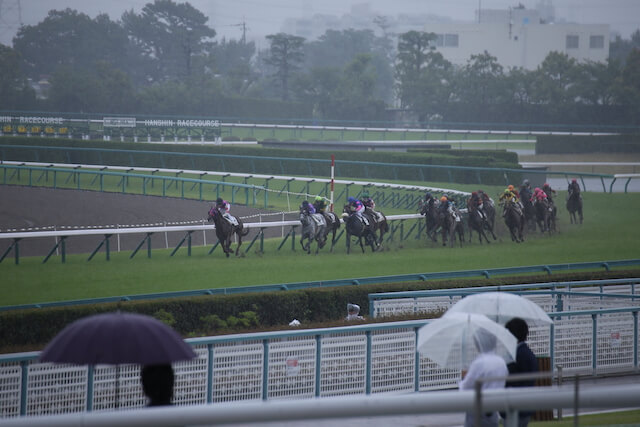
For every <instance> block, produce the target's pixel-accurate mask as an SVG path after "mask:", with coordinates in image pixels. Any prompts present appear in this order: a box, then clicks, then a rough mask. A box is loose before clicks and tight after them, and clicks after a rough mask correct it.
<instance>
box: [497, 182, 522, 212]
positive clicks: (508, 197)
mask: <svg viewBox="0 0 640 427" xmlns="http://www.w3.org/2000/svg"><path fill="white" fill-rule="evenodd" d="M510 187H513V186H512V185H511V186H510ZM500 201H501V202H503V203H504V208H503V209H502V216H503V217H504V216H505V215H506V214H507V207H508V206H509V205H513V206H514V207H515V208H516V211H517V212H518V213H519V214H520V215H522V209H521V204H520V201H519V200H518V196H517V194H516V193H514V192H513V191H512V190H510V189H509V187H507V188H505V190H504V192H503V193H502V194H501V195H500Z"/></svg>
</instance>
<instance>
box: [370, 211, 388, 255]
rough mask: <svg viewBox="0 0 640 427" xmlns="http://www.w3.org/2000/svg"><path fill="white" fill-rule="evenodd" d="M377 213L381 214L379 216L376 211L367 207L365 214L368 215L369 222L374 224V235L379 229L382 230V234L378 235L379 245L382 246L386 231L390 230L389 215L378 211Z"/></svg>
mask: <svg viewBox="0 0 640 427" xmlns="http://www.w3.org/2000/svg"><path fill="white" fill-rule="evenodd" d="M377 213H378V214H379V216H378V215H376V212H374V211H373V210H372V209H370V208H366V209H365V210H364V215H367V219H369V222H370V223H371V224H372V225H373V233H374V235H375V233H376V232H378V231H379V232H380V235H379V236H378V237H376V243H377V245H378V246H382V241H383V240H384V233H386V232H387V231H389V224H388V223H387V217H386V216H384V214H383V213H382V212H380V211H377Z"/></svg>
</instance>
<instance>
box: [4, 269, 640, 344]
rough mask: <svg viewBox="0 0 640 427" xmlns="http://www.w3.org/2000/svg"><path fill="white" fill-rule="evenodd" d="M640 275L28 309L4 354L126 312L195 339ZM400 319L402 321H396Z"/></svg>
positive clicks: (8, 317)
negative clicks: (404, 294) (221, 323)
mask: <svg viewBox="0 0 640 427" xmlns="http://www.w3.org/2000/svg"><path fill="white" fill-rule="evenodd" d="M637 274H638V271H637V270H636V271H634V270H626V271H612V272H583V273H571V274H569V273H568V274H554V275H553V276H548V275H533V276H527V277H523V276H517V277H501V278H494V279H483V278H474V279H455V280H439V281H432V282H411V283H385V284H378V285H360V286H342V287H332V288H310V289H304V290H297V291H281V292H265V293H246V294H235V295H212V296H199V297H189V298H174V299H162V300H148V301H127V302H118V303H109V304H100V305H81V306H68V307H56V308H49V309H29V310H19V311H8V312H2V313H0V351H1V352H7V351H10V352H15V351H24V349H37V348H42V347H44V345H46V343H47V342H49V341H50V340H51V339H52V338H53V337H54V336H55V335H56V334H57V333H58V332H60V331H61V330H62V329H63V328H64V327H65V326H66V325H68V324H69V323H71V322H73V321H74V320H77V319H80V318H82V317H85V316H89V315H93V314H98V313H104V312H112V311H116V310H122V311H127V312H135V313H140V314H146V315H149V316H153V315H154V314H157V313H158V312H161V313H162V316H161V317H167V316H168V317H170V318H172V320H175V324H174V325H173V327H174V328H175V329H176V330H177V331H178V332H179V333H180V334H182V335H183V336H193V335H195V334H197V333H199V332H200V331H202V330H203V329H205V325H204V324H203V320H202V318H203V317H205V316H210V315H217V316H219V317H220V318H221V319H227V318H229V317H230V316H235V317H241V316H242V313H243V312H248V311H251V312H255V314H256V315H257V317H258V319H259V322H260V328H251V329H250V330H246V329H244V330H243V329H241V328H235V329H232V330H229V331H222V332H226V333H229V332H234V333H237V332H257V331H259V330H261V329H269V328H271V329H272V328H274V327H282V328H285V329H286V328H288V326H287V325H288V324H289V322H290V321H291V320H293V319H298V320H299V321H300V322H302V324H303V327H304V325H308V324H316V325H317V324H318V323H319V322H320V323H323V322H335V321H336V320H339V319H343V318H344V316H345V313H346V304H347V303H348V302H351V303H356V304H359V305H360V307H361V308H362V311H361V314H363V315H364V316H368V314H369V306H368V294H369V293H377V292H392V291H413V290H426V289H449V288H466V287H472V286H492V285H493V286H500V285H506V284H525V283H540V282H548V281H550V280H554V281H558V282H560V281H568V280H590V279H605V278H607V279H610V278H624V277H637ZM396 320H397V319H396Z"/></svg>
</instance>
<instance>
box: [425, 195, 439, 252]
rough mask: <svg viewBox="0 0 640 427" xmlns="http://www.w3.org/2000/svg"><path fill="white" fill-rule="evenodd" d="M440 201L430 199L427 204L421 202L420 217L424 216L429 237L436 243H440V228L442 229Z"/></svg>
mask: <svg viewBox="0 0 640 427" xmlns="http://www.w3.org/2000/svg"><path fill="white" fill-rule="evenodd" d="M439 204H440V201H439V200H437V199H434V198H433V197H432V198H430V199H429V200H428V201H427V202H426V203H425V202H424V201H423V200H421V201H420V215H424V221H425V226H426V229H427V237H429V238H430V239H431V240H433V241H434V242H437V241H438V235H437V231H438V227H440V217H439V215H438V205H439Z"/></svg>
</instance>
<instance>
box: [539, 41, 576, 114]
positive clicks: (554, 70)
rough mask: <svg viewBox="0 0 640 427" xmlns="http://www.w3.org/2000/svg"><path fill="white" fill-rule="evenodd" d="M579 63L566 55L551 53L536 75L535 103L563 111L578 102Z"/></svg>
mask: <svg viewBox="0 0 640 427" xmlns="http://www.w3.org/2000/svg"><path fill="white" fill-rule="evenodd" d="M578 71H579V70H578V67H577V62H576V60H575V59H573V58H570V57H569V55H567V54H566V53H560V52H550V53H549V54H548V55H547V57H546V58H545V59H544V61H542V64H540V65H539V66H538V68H537V69H536V71H535V73H534V83H533V87H534V90H533V92H532V97H533V99H532V100H533V102H536V103H541V104H546V105H547V106H549V107H550V108H552V109H555V110H557V109H561V108H564V107H566V106H567V105H568V104H573V103H574V102H575V100H576V96H577V94H576V91H575V82H576V77H577V74H578Z"/></svg>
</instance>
